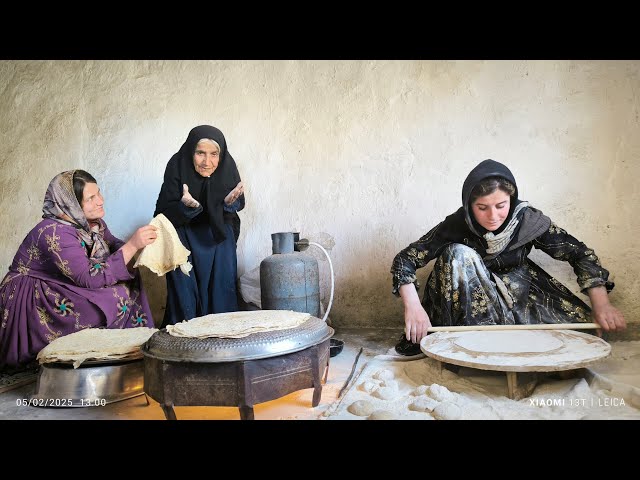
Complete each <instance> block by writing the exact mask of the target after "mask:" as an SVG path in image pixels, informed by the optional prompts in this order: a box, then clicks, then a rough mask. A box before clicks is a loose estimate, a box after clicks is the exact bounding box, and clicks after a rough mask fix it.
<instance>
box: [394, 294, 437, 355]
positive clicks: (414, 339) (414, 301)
mask: <svg viewBox="0 0 640 480" xmlns="http://www.w3.org/2000/svg"><path fill="white" fill-rule="evenodd" d="M400 296H401V297H402V301H403V303H404V333H405V337H406V338H407V340H409V341H410V342H411V343H420V340H422V337H424V336H425V335H426V334H427V329H428V328H429V327H431V320H429V315H427V312H426V311H425V309H424V308H423V307H422V304H421V303H420V299H419V298H418V292H416V288H415V286H414V285H413V284H412V283H408V284H405V285H402V286H401V287H400Z"/></svg>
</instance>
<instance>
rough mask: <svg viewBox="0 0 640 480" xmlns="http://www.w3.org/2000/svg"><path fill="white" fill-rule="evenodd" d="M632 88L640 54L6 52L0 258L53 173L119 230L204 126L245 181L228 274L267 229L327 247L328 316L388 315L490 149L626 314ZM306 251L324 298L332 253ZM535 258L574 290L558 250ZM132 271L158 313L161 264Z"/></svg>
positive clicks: (634, 248) (149, 201)
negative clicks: (402, 56) (435, 56)
mask: <svg viewBox="0 0 640 480" xmlns="http://www.w3.org/2000/svg"><path fill="white" fill-rule="evenodd" d="M639 96H640V62H638V61H576V62H573V61H293V60H291V61H2V62H0V135H1V137H0V166H1V168H0V223H1V225H2V228H1V229H0V269H1V270H2V274H1V275H2V276H3V275H4V274H5V273H6V270H7V268H8V266H9V265H10V263H11V260H12V258H13V255H14V253H15V251H16V249H17V247H18V245H19V244H20V242H21V241H22V239H23V238H24V236H25V235H26V234H27V232H28V231H29V230H30V229H31V228H32V227H33V225H34V224H35V223H36V222H38V221H39V219H40V217H41V208H42V199H43V196H44V192H45V190H46V187H47V185H48V183H49V181H50V180H51V178H52V177H53V176H54V175H56V174H57V173H59V172H61V171H63V170H67V169H71V168H83V169H85V170H88V171H89V172H90V173H92V174H93V175H94V176H95V177H96V178H97V179H98V181H99V183H100V186H101V188H102V189H103V191H104V193H105V199H106V210H107V215H106V217H105V219H106V221H107V223H108V224H109V225H110V227H111V229H112V231H113V232H114V233H115V234H116V235H118V236H120V237H121V238H123V239H125V240H126V239H127V238H128V237H129V236H130V235H131V234H132V233H133V232H134V231H135V229H136V228H137V227H138V226H140V225H142V224H144V223H146V222H147V221H149V220H150V219H151V215H152V214H153V210H154V207H155V201H156V199H157V195H158V192H159V189H160V185H161V182H162V176H163V173H164V168H165V165H166V162H167V161H168V159H169V158H170V156H171V155H172V154H173V153H175V152H176V151H177V150H178V148H179V147H180V145H181V144H182V142H183V141H184V140H185V138H186V136H187V133H188V131H189V130H190V129H191V128H192V127H194V126H196V125H199V124H204V123H207V124H212V125H215V126H217V127H219V128H220V129H221V130H222V131H223V132H224V133H225V135H226V138H227V142H228V145H229V149H230V152H231V153H232V155H233V156H234V158H235V159H236V161H237V163H238V167H239V170H240V174H241V175H242V177H243V180H244V182H245V186H246V192H247V193H246V199H247V208H246V209H245V210H244V211H243V212H241V214H240V215H241V218H242V233H241V236H240V240H239V243H238V254H239V270H240V273H244V272H246V271H249V270H252V269H253V268H255V267H257V266H258V265H259V264H260V261H261V260H262V259H263V258H264V257H265V256H267V255H269V254H270V253H271V240H270V234H271V233H273V232H279V231H292V230H293V231H300V232H302V236H303V237H309V238H311V239H312V240H316V241H319V242H320V243H323V244H324V245H326V246H327V247H331V248H330V254H331V258H332V261H333V265H334V267H335V273H336V295H335V299H334V304H333V308H332V310H331V315H330V316H331V319H332V321H333V324H334V325H336V326H369V327H373V326H379V327H397V328H398V329H400V328H402V325H403V322H402V312H403V310H402V304H401V301H400V300H399V299H397V298H396V297H394V296H393V295H392V294H391V293H390V292H391V281H390V274H389V267H390V264H391V261H392V259H393V257H394V255H395V254H396V253H397V252H398V251H399V250H400V249H402V248H404V247H405V246H406V245H408V244H409V243H410V242H411V241H414V240H416V239H417V238H419V237H420V236H421V235H422V234H424V233H425V232H426V231H427V230H429V229H430V228H431V227H433V226H434V225H435V224H436V223H437V222H439V221H440V220H441V219H443V218H444V217H445V216H446V215H448V214H449V213H451V212H453V211H454V210H455V209H457V208H458V206H459V204H460V193H461V187H462V182H463V180H464V178H465V177H466V175H467V173H468V172H469V170H470V169H471V168H473V167H474V166H475V165H476V164H477V163H478V162H479V161H480V160H483V159H485V158H493V159H495V160H498V161H501V162H503V163H505V164H507V165H508V166H509V167H510V168H511V170H512V171H513V173H514V175H515V176H516V179H517V181H518V185H519V190H520V194H521V198H523V199H525V200H528V201H530V202H531V203H532V205H534V206H536V207H538V208H540V209H541V210H542V211H543V212H545V213H546V214H548V215H549V216H550V217H551V218H552V219H553V220H554V221H555V222H556V223H557V224H558V225H560V226H562V227H564V228H566V229H567V230H568V231H569V232H570V233H572V234H573V235H575V236H576V237H578V238H579V239H581V240H583V241H584V242H585V243H586V244H587V245H589V246H591V247H592V248H594V249H595V251H596V253H597V254H598V255H599V257H600V258H601V260H602V263H603V265H604V266H605V267H607V268H608V269H609V270H610V271H611V272H612V275H613V279H614V281H615V282H616V284H617V286H616V288H615V290H614V291H613V293H612V294H611V299H612V301H613V302H614V304H615V305H617V306H618V307H620V308H621V309H622V310H623V312H624V313H625V315H626V317H627V319H628V321H631V322H637V321H639V320H640V315H639V313H640V303H639V302H638V301H637V293H638V292H639V291H640V276H639V273H640V249H639V248H638V238H639V236H640V222H639V221H638V216H637V208H638V205H639V204H640V189H639V187H638V178H640V161H639V157H640V129H639V120H638V113H639V108H640V97H639ZM314 255H315V256H317V258H318V259H319V261H320V270H321V275H322V276H323V294H324V296H325V300H326V298H327V297H328V285H329V282H328V276H329V273H328V272H329V269H328V262H327V261H326V260H324V258H323V255H322V254H321V253H320V252H319V250H318V251H316V252H314ZM533 257H534V258H535V259H536V261H538V262H539V263H540V264H542V265H543V267H544V268H546V269H548V270H549V271H550V273H552V274H555V275H557V276H558V278H559V279H560V280H561V281H563V282H564V283H565V284H566V285H567V286H568V287H569V288H571V289H572V290H573V291H577V284H576V282H575V275H574V274H573V272H572V269H571V267H570V266H569V265H567V264H562V263H559V262H556V261H555V260H552V259H550V258H549V257H547V256H546V255H545V254H543V253H541V252H537V253H535V252H534V254H533ZM430 269H431V266H428V267H426V268H425V269H423V270H422V271H420V274H419V279H420V280H421V283H423V284H424V280H425V279H426V276H427V274H428V272H429V270H430ZM144 278H145V280H146V282H147V288H148V291H149V293H150V299H151V302H152V305H153V310H154V315H155V317H156V318H155V320H156V322H157V323H158V322H159V321H160V320H161V318H160V316H161V313H162V310H163V308H164V298H165V285H164V279H163V278H158V277H155V276H154V275H153V274H149V273H148V272H147V271H145V273H144Z"/></svg>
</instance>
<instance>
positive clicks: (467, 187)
mask: <svg viewBox="0 0 640 480" xmlns="http://www.w3.org/2000/svg"><path fill="white" fill-rule="evenodd" d="M490 177H500V178H504V179H505V180H507V181H508V182H509V183H511V185H513V186H514V188H515V189H516V191H515V193H514V194H513V195H511V202H510V206H509V215H508V216H507V218H505V220H504V222H503V223H502V225H500V228H498V229H497V230H496V231H495V233H496V234H498V233H500V232H501V231H502V230H503V229H504V228H505V227H506V226H507V225H508V224H509V222H510V221H511V217H512V216H513V211H514V210H515V208H516V206H517V205H518V204H520V203H522V201H521V200H519V199H518V185H517V184H516V179H515V177H514V176H513V173H511V170H509V169H508V168H507V166H506V165H503V164H502V163H500V162H496V161H495V160H491V159H487V160H483V161H482V162H480V163H479V164H478V165H476V167H475V168H474V169H473V170H471V171H470V172H469V175H467V178H466V179H465V181H464V183H463V184H462V206H463V207H464V210H465V221H466V222H467V225H469V228H470V229H471V231H472V232H474V233H475V234H477V235H484V234H485V233H487V230H485V229H484V228H482V226H480V224H479V223H478V222H477V221H476V219H475V216H474V215H473V210H472V208H471V192H472V191H473V188H474V187H475V186H476V185H478V184H479V183H480V182H481V181H483V180H485V179H487V178H490Z"/></svg>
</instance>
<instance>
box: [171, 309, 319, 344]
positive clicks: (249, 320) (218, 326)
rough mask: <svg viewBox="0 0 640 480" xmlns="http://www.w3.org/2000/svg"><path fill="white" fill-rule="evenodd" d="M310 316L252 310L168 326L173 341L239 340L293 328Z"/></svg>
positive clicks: (298, 313) (210, 316)
mask: <svg viewBox="0 0 640 480" xmlns="http://www.w3.org/2000/svg"><path fill="white" fill-rule="evenodd" d="M310 317H311V315H309V314H308V313H301V312H293V311H291V310H254V311H250V312H229V313H213V314H211V315H205V316H203V317H196V318H193V319H191V320H188V321H187V320H185V321H183V322H180V323H176V324H175V325H168V326H167V332H168V333H169V334H170V335H173V336H174V337H192V338H208V337H217V338H242V337H247V336H249V335H251V334H252V333H258V332H271V331H274V330H286V329H288V328H295V327H297V326H298V325H302V324H303V323H304V322H306V321H307V320H308V319H309V318H310Z"/></svg>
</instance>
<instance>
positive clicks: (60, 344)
mask: <svg viewBox="0 0 640 480" xmlns="http://www.w3.org/2000/svg"><path fill="white" fill-rule="evenodd" d="M157 331H158V329H157V328H147V327H136V328H123V329H107V328H87V329H85V330H80V331H79V332H76V333H72V334H70V335H65V336H64V337H59V338H56V339H55V340H54V341H53V342H51V343H50V344H49V345H47V346H46V347H44V348H43V349H42V350H40V353H38V357H37V358H38V361H39V362H40V363H41V364H42V363H51V362H73V368H78V367H79V366H80V364H82V362H84V361H85V360H122V359H127V358H136V357H139V356H140V346H141V345H142V344H143V343H144V342H146V341H147V340H149V337H151V335H153V334H154V333H155V332H157Z"/></svg>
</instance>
